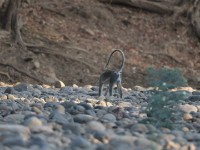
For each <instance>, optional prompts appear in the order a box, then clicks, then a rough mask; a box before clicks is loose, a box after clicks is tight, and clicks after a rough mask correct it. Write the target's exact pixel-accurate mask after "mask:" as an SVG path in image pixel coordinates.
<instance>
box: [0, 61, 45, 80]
mask: <svg viewBox="0 0 200 150" xmlns="http://www.w3.org/2000/svg"><path fill="white" fill-rule="evenodd" d="M0 65H1V66H4V67H10V68H12V69H14V70H15V71H17V72H19V73H21V74H23V75H25V76H27V77H29V78H31V79H33V80H35V81H37V82H40V83H43V81H42V80H40V79H38V78H36V77H34V76H32V75H30V74H29V73H27V72H25V71H24V70H21V69H19V68H17V67H15V66H13V65H11V64H4V63H0ZM0 73H1V72H0ZM4 74H5V75H7V73H4ZM8 77H9V78H10V76H9V75H8Z"/></svg>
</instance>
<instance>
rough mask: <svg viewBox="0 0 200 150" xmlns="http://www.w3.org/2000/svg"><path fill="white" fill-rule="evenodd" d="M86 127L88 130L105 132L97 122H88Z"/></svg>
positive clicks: (102, 126) (103, 127)
mask: <svg viewBox="0 0 200 150" xmlns="http://www.w3.org/2000/svg"><path fill="white" fill-rule="evenodd" d="M87 127H88V128H89V129H90V130H95V131H105V130H106V128H105V126H104V125H103V124H102V123H100V122H98V121H90V122H88V123H87Z"/></svg>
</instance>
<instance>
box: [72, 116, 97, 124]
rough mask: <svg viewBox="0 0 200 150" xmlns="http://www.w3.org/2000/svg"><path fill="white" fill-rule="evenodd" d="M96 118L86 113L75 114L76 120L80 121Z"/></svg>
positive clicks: (84, 121)
mask: <svg viewBox="0 0 200 150" xmlns="http://www.w3.org/2000/svg"><path fill="white" fill-rule="evenodd" d="M94 119H95V118H94V117H93V116H90V115H86V114H77V115H75V116H74V121H75V122H78V123H87V122H89V121H91V120H94Z"/></svg>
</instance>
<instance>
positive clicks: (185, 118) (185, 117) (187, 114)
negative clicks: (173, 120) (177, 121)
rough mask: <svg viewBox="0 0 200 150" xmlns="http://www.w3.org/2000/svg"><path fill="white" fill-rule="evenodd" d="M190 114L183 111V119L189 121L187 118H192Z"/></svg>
mask: <svg viewBox="0 0 200 150" xmlns="http://www.w3.org/2000/svg"><path fill="white" fill-rule="evenodd" d="M192 118H193V117H192V115H191V114H189V113H185V114H184V115H183V119H184V120H185V121H189V120H192Z"/></svg>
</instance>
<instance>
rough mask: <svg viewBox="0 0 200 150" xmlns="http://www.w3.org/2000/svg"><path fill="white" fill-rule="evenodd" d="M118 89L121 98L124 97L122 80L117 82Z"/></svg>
mask: <svg viewBox="0 0 200 150" xmlns="http://www.w3.org/2000/svg"><path fill="white" fill-rule="evenodd" d="M117 90H118V93H119V95H120V98H122V84H121V82H117Z"/></svg>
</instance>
